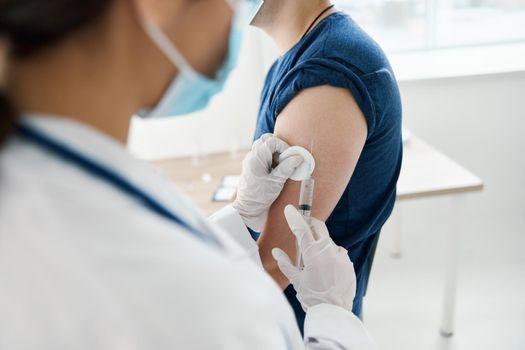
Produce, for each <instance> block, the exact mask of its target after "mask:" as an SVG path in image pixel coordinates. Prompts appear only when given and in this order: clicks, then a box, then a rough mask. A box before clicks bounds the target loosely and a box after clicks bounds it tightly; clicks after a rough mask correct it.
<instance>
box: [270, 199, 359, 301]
mask: <svg viewBox="0 0 525 350" xmlns="http://www.w3.org/2000/svg"><path fill="white" fill-rule="evenodd" d="M284 215H285V217H286V221H288V225H289V226H290V229H291V230H292V232H293V234H294V235H295V237H296V239H297V240H298V243H299V250H300V251H299V254H302V257H303V262H304V267H303V268H302V269H299V268H297V267H296V266H295V265H294V264H293V263H292V261H291V260H290V257H289V256H288V255H287V254H286V253H285V252H284V251H282V250H281V249H279V248H274V249H273V250H272V255H273V257H274V259H275V260H276V261H277V264H278V265H279V269H280V270H281V272H282V273H283V274H284V275H285V276H286V277H287V278H288V280H289V281H290V283H291V284H292V285H293V286H294V288H295V290H296V292H297V299H298V300H299V301H300V302H301V305H302V307H303V309H304V311H307V309H308V308H309V307H312V306H315V305H318V304H331V305H336V306H340V307H342V308H345V309H346V310H348V311H352V303H353V301H354V297H355V288H356V278H355V272H354V265H353V264H352V262H351V261H350V258H349V257H348V252H347V251H346V249H344V248H342V247H339V246H337V245H336V244H335V243H334V241H332V239H331V238H330V235H329V234H328V229H327V228H326V225H325V224H324V222H322V221H320V220H317V219H315V218H311V224H310V226H308V224H307V222H306V221H305V220H304V219H303V217H302V215H301V214H300V213H299V212H298V211H297V209H295V208H294V207H293V206H292V205H288V206H286V208H285V209H284Z"/></svg>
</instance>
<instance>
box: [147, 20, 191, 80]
mask: <svg viewBox="0 0 525 350" xmlns="http://www.w3.org/2000/svg"><path fill="white" fill-rule="evenodd" d="M143 27H144V30H145V31H146V34H147V35H148V37H149V38H150V39H151V40H152V41H153V42H154V43H155V44H156V45H157V47H158V48H159V49H160V50H161V51H162V53H163V54H164V55H165V56H166V57H167V58H168V59H169V60H170V61H171V63H173V65H174V66H175V67H177V68H178V69H179V74H181V73H182V72H186V73H188V74H190V75H194V76H198V74H197V72H195V70H194V69H193V67H192V66H191V65H190V64H189V63H188V61H186V59H185V58H184V57H183V56H182V54H181V53H180V52H179V51H178V50H177V49H176V48H175V45H174V44H173V43H172V42H171V41H170V39H169V38H168V36H167V35H166V33H164V32H163V31H162V30H161V29H160V28H159V26H157V25H156V24H153V23H151V22H150V21H147V20H144V21H143Z"/></svg>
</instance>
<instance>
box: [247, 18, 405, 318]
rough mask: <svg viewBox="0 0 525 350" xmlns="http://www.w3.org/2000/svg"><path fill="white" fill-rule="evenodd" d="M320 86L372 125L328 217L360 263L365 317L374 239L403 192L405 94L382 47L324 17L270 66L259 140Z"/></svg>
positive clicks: (345, 21) (351, 25) (358, 301)
mask: <svg viewBox="0 0 525 350" xmlns="http://www.w3.org/2000/svg"><path fill="white" fill-rule="evenodd" d="M321 85H331V86H334V87H339V88H345V89H348V90H349V91H350V92H351V93H352V95H353V97H354V99H355V100H356V102H357V104H358V105H359V107H360V109H361V111H362V112H363V114H364V116H365V118H366V122H367V125H368V135H367V139H366V143H365V145H364V149H363V151H362V153H361V156H360V158H359V161H358V162H357V165H356V167H355V170H354V173H353V175H352V178H351V179H350V181H349V183H348V185H347V186H346V189H345V191H344V193H343V195H342V196H341V198H340V200H339V202H338V203H337V205H336V207H335V209H334V211H333V212H332V214H331V215H330V217H329V218H328V220H327V222H326V224H327V226H328V229H329V231H330V235H331V236H332V238H333V240H334V241H335V243H337V244H338V245H341V246H343V247H345V248H346V249H347V250H348V252H349V255H350V258H351V259H352V261H353V262H354V267H355V271H356V275H357V296H356V298H355V300H354V308H353V311H354V313H355V314H357V315H361V308H362V298H363V295H364V293H365V289H366V284H367V281H368V274H369V269H370V264H371V259H372V258H373V252H374V250H375V247H374V244H376V243H377V238H378V235H379V232H380V230H381V227H382V225H383V224H384V223H385V221H386V219H387V218H388V216H389V215H390V213H391V211H392V208H393V206H394V201H395V197H396V182H397V179H398V176H399V171H400V168H401V157H402V141H401V100H400V95H399V89H398V86H397V83H396V80H395V77H394V74H393V72H392V69H391V67H390V64H389V63H388V60H387V58H386V57H385V54H384V53H383V51H382V50H381V48H380V47H379V46H378V45H377V44H376V43H375V42H374V40H372V39H371V38H370V37H369V36H368V35H367V34H366V33H365V32H364V31H363V30H362V29H361V28H359V26H358V25H357V24H356V23H355V22H354V21H353V20H352V19H351V18H350V16H348V15H346V14H344V13H340V12H336V13H333V14H331V15H329V16H327V17H326V18H324V19H323V20H322V21H320V22H319V24H318V25H317V26H316V27H315V28H314V29H313V30H312V31H310V32H309V33H308V34H307V35H306V36H305V37H304V38H303V39H301V40H300V41H299V42H298V43H297V44H296V45H295V46H294V47H292V48H291V49H290V50H289V51H288V52H287V53H285V54H284V55H283V56H281V57H280V58H279V59H278V60H277V61H276V62H275V63H274V64H273V66H272V67H271V69H270V71H269V72H268V75H267V77H266V81H265V84H264V88H263V91H262V96H261V105H260V109H259V116H258V119H257V128H256V132H255V139H258V138H259V137H260V136H261V135H263V134H265V133H273V132H274V127H275V122H276V119H277V116H278V115H279V113H280V112H281V111H282V110H283V109H284V108H285V107H286V105H287V104H288V103H289V102H290V101H291V100H292V99H293V98H294V96H296V95H297V94H298V93H299V92H300V91H301V90H304V89H308V88H311V87H315V86H321ZM325 122H326V123H329V122H330V120H326V121H325ZM314 205H315V203H314ZM285 293H286V295H287V297H288V300H289V301H290V303H291V304H292V307H293V308H294V310H295V312H296V316H297V319H298V322H299V325H300V326H301V327H302V325H303V322H304V313H303V310H302V308H301V306H300V303H299V302H298V301H297V300H296V298H295V292H294V291H293V288H291V287H289V288H288V289H287V290H286V291H285Z"/></svg>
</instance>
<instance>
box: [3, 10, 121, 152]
mask: <svg viewBox="0 0 525 350" xmlns="http://www.w3.org/2000/svg"><path fill="white" fill-rule="evenodd" d="M111 3H112V1H111V0H85V1H82V0H81V1H79V0H0V38H1V39H5V40H7V42H8V46H9V52H8V54H7V58H6V60H7V61H9V59H10V58H11V59H12V58H14V59H17V58H27V57H30V56H31V55H33V54H36V53H38V52H39V51H40V50H43V49H46V48H49V47H51V46H52V45H54V44H56V43H58V42H60V41H61V40H63V39H65V38H66V37H68V36H69V35H70V34H72V33H73V32H75V31H76V30H78V29H81V28H83V27H84V26H87V25H88V24H90V23H92V22H94V21H95V20H96V19H98V18H100V17H101V16H102V15H103V14H104V13H106V11H107V10H108V8H109V6H110V5H111ZM0 59H1V58H0ZM6 66H7V67H8V66H9V64H8V62H6ZM7 69H9V68H7ZM0 73H1V72H0ZM16 118H17V112H16V111H15V109H14V107H13V106H12V104H11V102H10V101H9V98H8V96H7V94H6V92H5V91H4V90H2V89H1V88H0V146H1V145H2V144H3V143H4V142H5V141H6V139H7V138H8V137H9V135H10V134H11V133H12V131H13V128H14V125H15V122H16Z"/></svg>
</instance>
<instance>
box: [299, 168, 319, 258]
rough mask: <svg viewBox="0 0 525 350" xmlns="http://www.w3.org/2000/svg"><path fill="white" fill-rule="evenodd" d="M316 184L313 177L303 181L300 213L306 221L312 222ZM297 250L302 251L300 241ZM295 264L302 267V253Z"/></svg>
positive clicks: (300, 195)
mask: <svg viewBox="0 0 525 350" xmlns="http://www.w3.org/2000/svg"><path fill="white" fill-rule="evenodd" d="M314 185H315V181H314V179H313V178H309V179H306V180H303V181H302V182H301V192H300V193H299V213H301V215H302V216H303V218H304V219H305V221H306V222H307V223H308V224H310V217H311V214H312V202H313V200H314ZM295 248H296V252H299V251H300V247H299V242H297V241H296V242H295ZM295 266H297V267H298V268H302V266H303V261H302V258H301V254H299V253H297V255H296V259H295Z"/></svg>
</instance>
